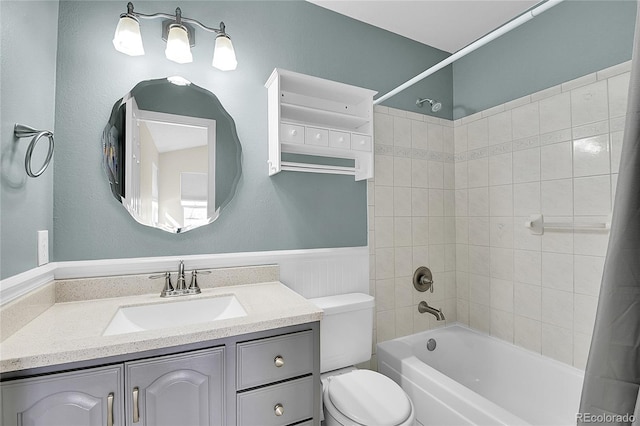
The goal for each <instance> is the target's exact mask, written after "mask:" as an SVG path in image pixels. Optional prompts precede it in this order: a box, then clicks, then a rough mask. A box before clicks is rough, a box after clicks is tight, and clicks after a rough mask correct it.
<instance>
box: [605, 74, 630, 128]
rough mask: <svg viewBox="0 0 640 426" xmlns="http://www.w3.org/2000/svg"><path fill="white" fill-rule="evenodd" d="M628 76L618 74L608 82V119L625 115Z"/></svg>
mask: <svg viewBox="0 0 640 426" xmlns="http://www.w3.org/2000/svg"><path fill="white" fill-rule="evenodd" d="M629 74H630V73H624V74H620V75H618V76H615V77H611V78H610V79H609V80H608V87H609V117H620V116H624V115H626V114H627V98H628V94H629V77H630V75H629Z"/></svg>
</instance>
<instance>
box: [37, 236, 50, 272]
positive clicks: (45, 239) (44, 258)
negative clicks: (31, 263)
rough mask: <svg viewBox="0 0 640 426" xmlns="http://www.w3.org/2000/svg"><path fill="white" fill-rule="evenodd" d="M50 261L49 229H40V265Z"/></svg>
mask: <svg viewBox="0 0 640 426" xmlns="http://www.w3.org/2000/svg"><path fill="white" fill-rule="evenodd" d="M47 263H49V231H47V230H44V231H38V266H42V265H45V264H47Z"/></svg>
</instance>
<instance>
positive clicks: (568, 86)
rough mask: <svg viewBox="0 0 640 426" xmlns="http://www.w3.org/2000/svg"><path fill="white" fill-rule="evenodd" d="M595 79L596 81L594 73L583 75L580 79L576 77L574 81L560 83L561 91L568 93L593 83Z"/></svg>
mask: <svg viewBox="0 0 640 426" xmlns="http://www.w3.org/2000/svg"><path fill="white" fill-rule="evenodd" d="M596 79H597V75H596V73H595V72H594V73H591V74H587V75H584V76H582V77H578V78H576V79H573V80H570V81H567V82H564V83H562V91H563V92H568V91H570V90H573V89H576V88H578V87H582V86H586V85H587V84H591V83H594V82H595V81H596Z"/></svg>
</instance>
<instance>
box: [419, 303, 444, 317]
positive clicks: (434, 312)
mask: <svg viewBox="0 0 640 426" xmlns="http://www.w3.org/2000/svg"><path fill="white" fill-rule="evenodd" d="M418 312H420V313H421V314H424V313H425V312H428V313H430V314H431V315H433V316H434V317H436V320H438V321H444V319H445V318H444V314H443V313H442V311H441V310H440V309H436V308H434V307H431V306H429V304H428V303H427V302H420V303H419V304H418Z"/></svg>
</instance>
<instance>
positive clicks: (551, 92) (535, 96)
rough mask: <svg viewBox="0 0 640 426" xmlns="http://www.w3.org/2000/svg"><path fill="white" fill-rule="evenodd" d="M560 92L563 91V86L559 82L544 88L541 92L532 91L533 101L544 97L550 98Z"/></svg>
mask: <svg viewBox="0 0 640 426" xmlns="http://www.w3.org/2000/svg"><path fill="white" fill-rule="evenodd" d="M560 93H562V86H561V85H559V84H558V85H556V86H552V87H549V88H548V89H544V90H540V91H539V92H536V93H532V94H531V101H532V102H535V101H539V100H542V99H546V98H550V97H551V96H555V95H558V94H560Z"/></svg>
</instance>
